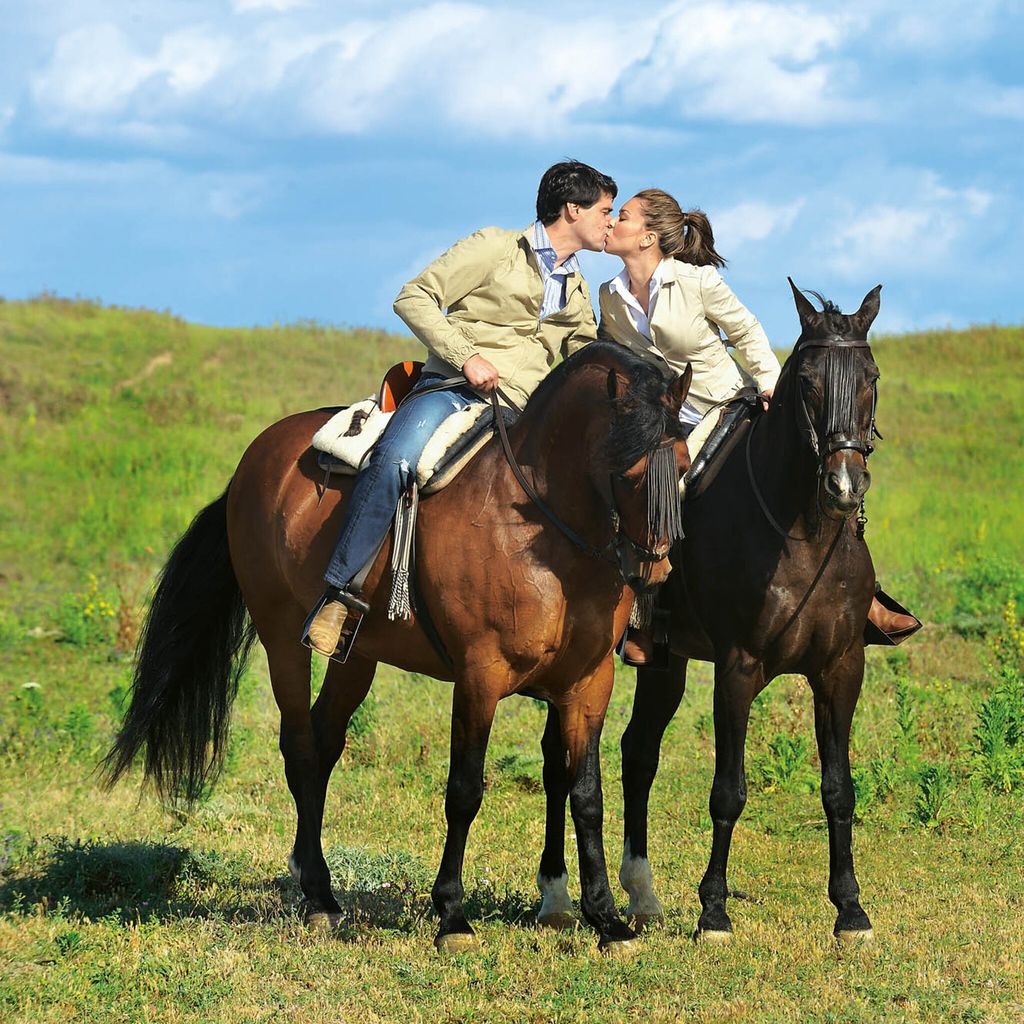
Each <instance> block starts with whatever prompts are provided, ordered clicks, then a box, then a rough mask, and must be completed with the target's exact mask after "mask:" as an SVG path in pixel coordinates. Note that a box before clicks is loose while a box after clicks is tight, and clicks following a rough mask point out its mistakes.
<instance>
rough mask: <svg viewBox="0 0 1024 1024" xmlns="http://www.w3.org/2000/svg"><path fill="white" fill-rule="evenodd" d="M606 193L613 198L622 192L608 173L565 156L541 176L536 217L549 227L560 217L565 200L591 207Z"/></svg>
mask: <svg viewBox="0 0 1024 1024" xmlns="http://www.w3.org/2000/svg"><path fill="white" fill-rule="evenodd" d="M605 193H607V194H608V195H610V196H611V197H612V199H614V198H615V197H616V196H617V195H618V193H619V186H618V185H616V184H615V182H614V181H613V180H612V179H611V178H609V177H608V175H607V174H602V173H601V172H600V171H598V170H595V169H594V168H593V167H591V166H589V165H588V164H581V163H580V162H579V160H564V161H562V163H560V164H555V165H554V166H553V167H549V168H548V169H547V170H546V171H545V172H544V177H543V178H541V179H540V188H538V189H537V219H538V220H539V221H540V222H541V223H542V224H543V225H544V226H545V227H547V226H548V225H549V224H554V223H555V221H556V220H558V215H559V214H560V213H561V212H562V207H563V206H564V205H565V204H566V203H576V204H578V205H579V206H582V207H585V208H586V207H591V206H593V205H594V203H596V202H597V201H598V199H600V198H601V196H602V195H604V194H605Z"/></svg>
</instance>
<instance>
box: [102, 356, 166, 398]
mask: <svg viewBox="0 0 1024 1024" xmlns="http://www.w3.org/2000/svg"><path fill="white" fill-rule="evenodd" d="M173 362H174V354H173V353H171V352H161V353H160V354H159V355H155V356H153V358H152V359H150V361H149V362H148V363H146V365H145V366H144V367H143V368H142V369H141V370H140V371H139V372H138V373H137V374H135V376H134V377H129V378H128V379H127V380H123V381H121V383H120V384H117V385H115V386H114V390H115V391H124V389H125V388H133V387H135V386H136V385H138V384H141V383H142V382H143V381H144V380H145V379H146V378H147V377H152V376H153V374H154V373H156V371H157V370H159V369H160V367H162V366H170V365H171V363H173Z"/></svg>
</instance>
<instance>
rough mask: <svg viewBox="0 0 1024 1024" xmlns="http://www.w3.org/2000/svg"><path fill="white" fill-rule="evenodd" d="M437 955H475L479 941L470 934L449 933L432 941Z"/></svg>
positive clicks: (478, 947)
mask: <svg viewBox="0 0 1024 1024" xmlns="http://www.w3.org/2000/svg"><path fill="white" fill-rule="evenodd" d="M434 948H435V949H436V950H437V951H438V953H476V952H478V951H479V949H480V940H479V939H478V938H477V937H476V936H475V935H474V934H473V933H472V932H449V933H448V934H447V935H438V937H437V938H436V939H434Z"/></svg>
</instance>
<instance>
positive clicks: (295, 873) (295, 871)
mask: <svg viewBox="0 0 1024 1024" xmlns="http://www.w3.org/2000/svg"><path fill="white" fill-rule="evenodd" d="M288 874H289V875H291V876H292V878H294V879H295V881H296V882H300V881H302V872H301V871H300V870H299V862H298V861H297V860H296V859H295V851H294V850H292V852H291V853H289V854H288Z"/></svg>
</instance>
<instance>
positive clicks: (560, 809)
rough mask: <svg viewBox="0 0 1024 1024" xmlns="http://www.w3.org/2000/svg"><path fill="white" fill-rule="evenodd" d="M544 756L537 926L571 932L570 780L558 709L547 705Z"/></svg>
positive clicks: (574, 918) (541, 743) (542, 741)
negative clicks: (567, 810) (567, 830)
mask: <svg viewBox="0 0 1024 1024" xmlns="http://www.w3.org/2000/svg"><path fill="white" fill-rule="evenodd" d="M540 749H541V752H542V753H543V755H544V793H545V796H546V798H547V799H546V802H545V821H544V851H543V853H541V856H540V868H539V870H538V871H537V888H538V889H539V890H540V895H541V904H540V910H538V911H537V924H539V925H540V926H541V927H542V928H555V929H558V930H562V929H566V928H574V927H575V926H576V917H575V915H574V914H573V909H572V900H570V899H569V873H568V871H567V870H566V867H565V802H566V800H567V799H568V797H569V776H568V774H567V772H566V767H565V747H564V746H563V745H562V726H561V722H560V721H559V717H558V709H557V708H556V707H555V706H554V704H548V719H547V723H546V724H545V726H544V737H543V739H541V741H540Z"/></svg>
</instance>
